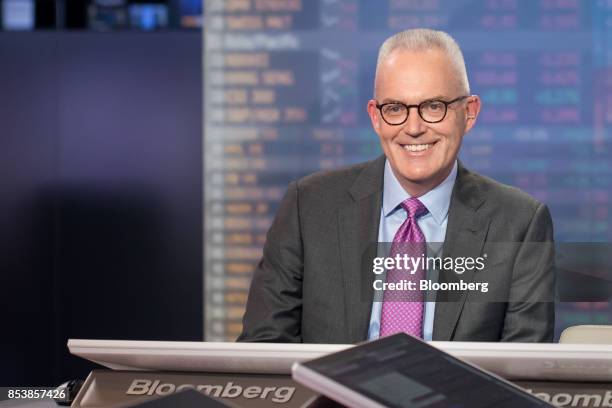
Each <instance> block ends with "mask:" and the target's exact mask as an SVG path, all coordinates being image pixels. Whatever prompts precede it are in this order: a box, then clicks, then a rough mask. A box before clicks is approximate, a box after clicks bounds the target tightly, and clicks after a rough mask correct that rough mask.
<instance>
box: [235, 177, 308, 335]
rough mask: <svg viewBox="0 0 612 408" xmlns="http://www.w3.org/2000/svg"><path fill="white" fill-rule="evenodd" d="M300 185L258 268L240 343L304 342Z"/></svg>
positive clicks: (288, 197) (290, 192)
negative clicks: (302, 335) (302, 325)
mask: <svg viewBox="0 0 612 408" xmlns="http://www.w3.org/2000/svg"><path fill="white" fill-rule="evenodd" d="M299 214H300V209H299V203H298V185H297V182H293V183H291V184H290V185H289V187H288V189H287V193H286V194H285V197H284V198H283V200H282V201H281V204H280V207H279V209H278V211H277V213H276V217H275V219H274V222H273V223H272V226H271V227H270V229H269V230H268V234H267V236H266V243H265V245H264V249H263V257H262V259H261V260H260V262H259V264H258V265H257V267H256V269H255V272H254V275H253V280H252V281H251V288H250V291H249V297H248V301H247V305H246V312H245V314H244V317H243V320H242V326H243V327H242V333H241V335H240V336H239V338H238V341H265V342H283V343H293V342H301V334H300V333H301V321H302V275H303V246H302V239H301V228H300V217H299Z"/></svg>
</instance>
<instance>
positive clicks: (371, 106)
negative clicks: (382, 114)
mask: <svg viewBox="0 0 612 408" xmlns="http://www.w3.org/2000/svg"><path fill="white" fill-rule="evenodd" d="M367 110H368V116H370V122H371V123H372V128H373V129H374V131H375V132H376V133H378V132H379V131H380V119H379V117H378V114H379V112H378V108H377V107H376V101H375V100H374V99H370V100H369V101H368V106H367Z"/></svg>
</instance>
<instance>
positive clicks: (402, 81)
mask: <svg viewBox="0 0 612 408" xmlns="http://www.w3.org/2000/svg"><path fill="white" fill-rule="evenodd" d="M458 89H459V80H458V77H457V73H456V71H455V70H454V69H453V68H452V65H451V62H450V59H449V57H448V56H447V55H446V54H445V53H444V52H442V51H440V50H435V49H434V50H424V51H408V50H403V49H397V50H393V51H392V52H391V53H390V54H389V55H388V56H387V57H386V58H385V59H384V60H383V61H381V64H380V66H379V69H378V71H377V75H376V93H377V95H376V97H377V98H385V99H389V98H390V99H394V100H398V101H404V102H405V101H407V100H410V102H414V100H423V99H431V98H443V99H444V98H448V97H456V95H455V94H456V93H457V92H458Z"/></svg>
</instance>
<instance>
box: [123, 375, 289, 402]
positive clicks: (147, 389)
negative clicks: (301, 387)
mask: <svg viewBox="0 0 612 408" xmlns="http://www.w3.org/2000/svg"><path fill="white" fill-rule="evenodd" d="M188 389H192V390H197V391H199V392H202V393H204V394H206V395H208V396H210V397H217V398H240V397H242V398H246V399H253V398H261V399H266V398H269V400H270V401H272V402H276V403H279V404H284V403H287V402H289V400H291V397H293V394H294V393H295V387H261V386H258V385H251V386H248V387H243V386H241V385H238V384H234V383H233V382H231V381H229V382H227V383H225V384H224V385H220V384H216V385H212V384H178V385H177V384H174V383H171V382H162V381H161V380H159V379H150V380H149V379H139V378H135V379H134V380H132V383H131V384H130V387H129V388H128V390H127V391H126V392H125V393H126V394H127V395H160V396H161V395H170V394H173V393H175V392H180V391H185V390H188Z"/></svg>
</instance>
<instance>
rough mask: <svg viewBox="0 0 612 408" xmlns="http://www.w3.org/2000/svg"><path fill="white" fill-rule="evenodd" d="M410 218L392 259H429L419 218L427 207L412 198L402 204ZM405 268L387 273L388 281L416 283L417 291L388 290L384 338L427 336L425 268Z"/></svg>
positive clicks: (382, 326) (383, 317)
mask: <svg viewBox="0 0 612 408" xmlns="http://www.w3.org/2000/svg"><path fill="white" fill-rule="evenodd" d="M401 206H402V208H403V209H404V210H406V213H407V214H408V217H407V218H406V221H404V223H403V224H402V225H401V226H400V227H399V229H398V230H397V232H396V233H395V237H394V238H393V243H392V244H391V251H390V252H389V257H390V258H395V257H396V255H398V254H399V255H400V257H401V258H402V259H403V257H404V254H406V255H407V256H408V257H411V258H412V257H418V258H420V257H421V255H425V256H427V254H425V251H426V241H425V235H423V231H421V228H419V226H418V224H417V218H418V217H420V216H421V215H424V214H426V213H427V208H426V207H425V206H424V205H423V203H422V202H420V201H419V200H418V199H417V198H409V199H407V200H405V201H403V202H402V203H401ZM411 272H412V271H406V270H405V269H395V268H393V269H389V270H387V277H386V282H389V283H391V282H400V281H402V280H406V281H413V282H415V290H385V292H384V295H383V304H382V312H381V316H380V337H383V336H389V335H391V334H395V333H399V332H404V333H407V334H409V335H411V336H414V337H421V338H422V337H423V294H422V293H421V291H420V290H419V285H418V282H419V281H420V280H421V279H424V278H425V271H424V270H423V268H416V271H415V273H414V274H411Z"/></svg>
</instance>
